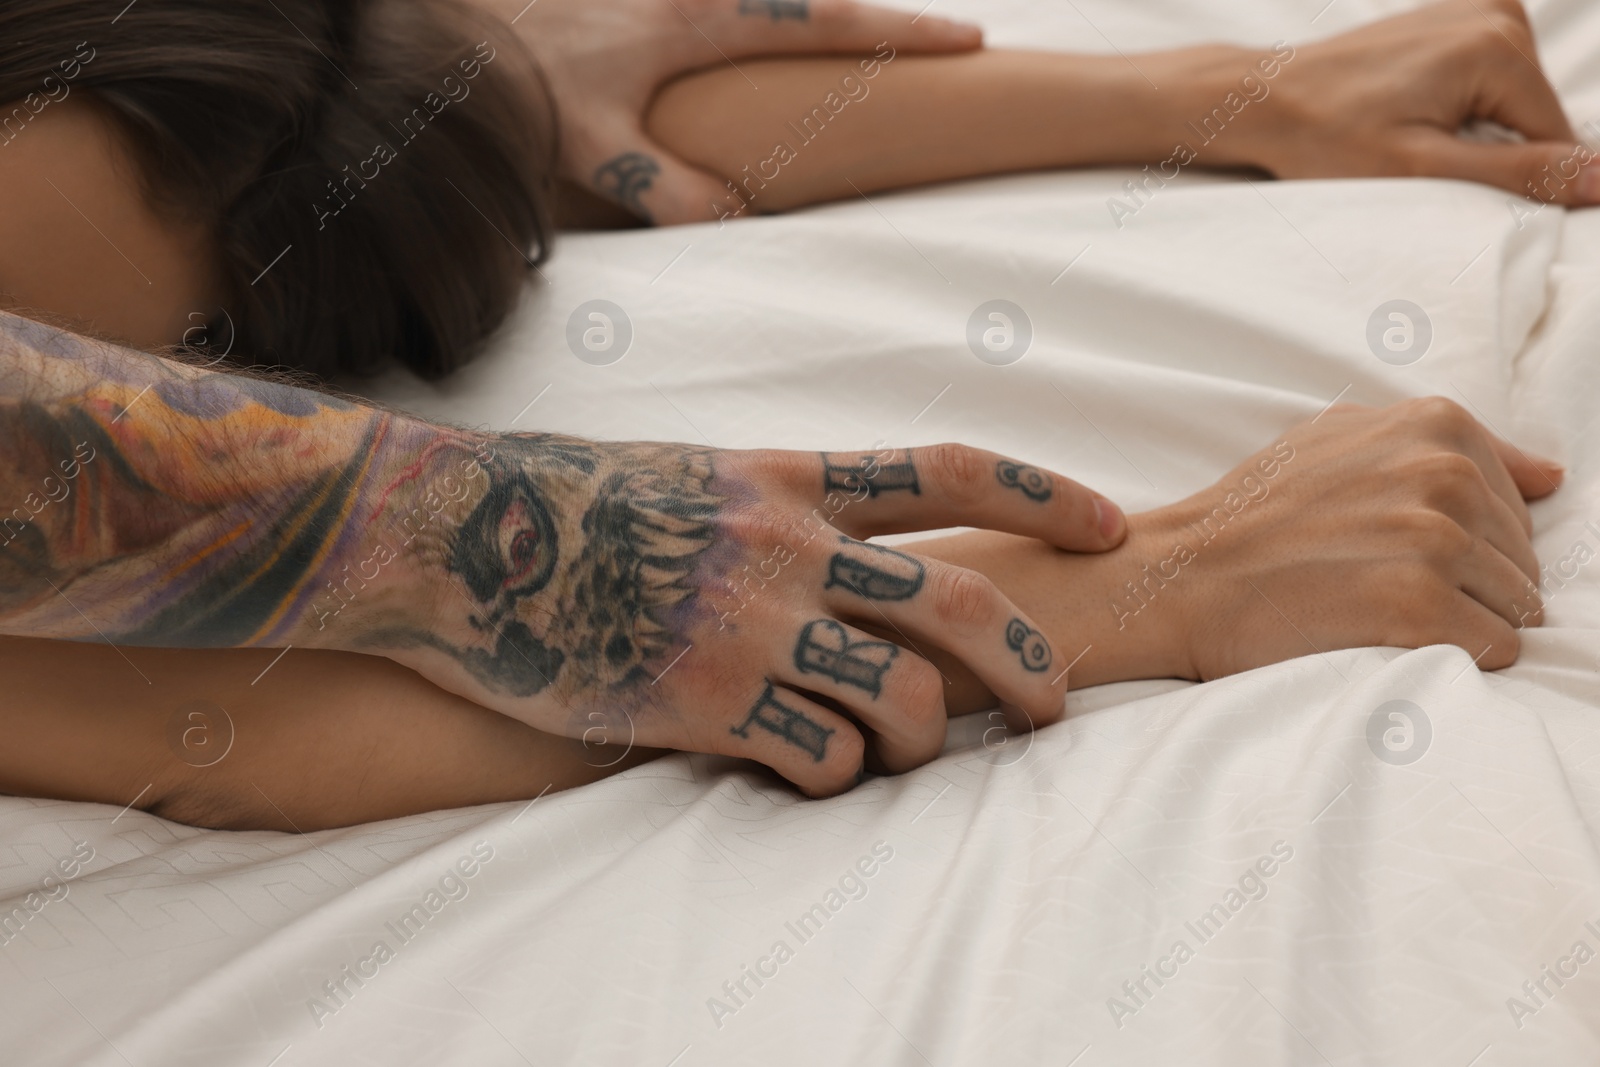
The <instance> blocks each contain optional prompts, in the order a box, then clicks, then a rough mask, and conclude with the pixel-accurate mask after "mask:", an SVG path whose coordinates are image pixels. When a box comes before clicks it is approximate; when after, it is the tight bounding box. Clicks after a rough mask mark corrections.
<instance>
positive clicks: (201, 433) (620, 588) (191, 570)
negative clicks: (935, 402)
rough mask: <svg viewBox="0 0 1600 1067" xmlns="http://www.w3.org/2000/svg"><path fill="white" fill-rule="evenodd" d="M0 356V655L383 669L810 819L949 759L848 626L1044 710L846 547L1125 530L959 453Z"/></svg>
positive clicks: (987, 597) (947, 574)
mask: <svg viewBox="0 0 1600 1067" xmlns="http://www.w3.org/2000/svg"><path fill="white" fill-rule="evenodd" d="M0 348H3V350H4V352H3V354H4V357H5V358H4V360H3V362H0V442H3V444H4V447H5V450H6V454H7V455H8V456H10V457H12V459H11V463H10V464H9V465H8V466H7V467H6V468H5V469H4V470H0V500H5V501H13V502H15V503H14V504H13V506H12V507H11V508H10V509H8V510H7V511H6V512H5V513H3V514H0V633H6V634H11V635H15V636H28V637H51V638H67V639H76V640H100V641H104V642H106V643H109V644H112V645H115V646H118V647H164V648H232V647H262V648H288V647H294V648H299V649H308V648H309V649H315V648H322V649H331V650H339V651H351V652H363V653H368V654H373V655H382V656H386V657H388V658H390V659H392V660H394V661H395V662H397V663H400V664H403V665H405V666H407V667H410V668H412V669H413V670H415V671H417V672H418V673H419V674H421V675H422V676H423V677H425V678H427V679H429V680H430V681H431V682H433V683H434V684H435V685H437V686H439V687H440V688H442V689H445V690H447V691H449V692H452V693H455V694H457V695H459V696H463V697H466V698H468V699H470V700H473V701H475V702H476V703H478V704H480V705H482V706H484V707H487V708H490V709H493V710H495V711H499V712H501V713H503V714H505V715H508V716H510V717H512V718H515V719H518V720H519V721H522V722H525V723H527V724H529V725H531V726H535V727H538V728H540V729H543V730H546V731H549V732H551V733H557V734H561V735H564V736H568V737H580V738H582V737H593V736H595V735H596V734H598V735H599V736H602V737H605V738H607V739H609V740H611V741H612V742H614V743H621V742H624V741H625V742H627V743H628V744H641V745H648V746H655V747H667V748H678V749H687V750H691V751H699V752H712V753H719V754H724V755H733V756H741V757H745V758H751V759H755V760H758V761H760V762H763V763H765V764H767V765H768V766H770V767H772V768H773V769H775V770H777V771H778V772H779V773H780V774H782V775H784V776H785V777H786V778H788V779H789V780H791V781H793V782H794V783H795V784H796V785H797V786H799V787H800V788H801V789H802V790H804V791H805V792H807V793H810V794H813V795H823V794H829V793H835V792H839V791H840V790H842V789H845V788H847V787H849V786H850V785H851V784H853V783H854V782H855V781H856V780H857V779H858V778H859V775H860V774H861V772H862V770H863V767H864V766H866V763H867V760H868V758H869V756H870V758H871V761H872V765H873V766H875V767H881V768H883V769H885V770H889V771H898V770H904V769H907V768H909V767H914V766H917V765H919V764H921V763H924V762H926V761H927V760H929V759H931V758H932V757H933V756H934V755H935V754H937V752H938V750H939V748H940V746H941V744H942V743H943V739H944V727H945V714H944V712H945V709H944V704H943V700H942V693H941V691H940V685H939V678H938V672H937V671H936V670H935V669H934V668H933V667H932V666H931V664H929V663H928V662H927V661H926V660H925V659H924V658H923V657H922V656H921V655H919V654H917V653H916V652H914V651H908V650H901V649H898V648H894V647H893V646H890V645H886V644H885V643H884V642H883V641H881V640H879V639H875V638H873V637H872V636H870V635H869V634H868V633H867V632H866V631H864V630H863V629H861V624H862V623H863V622H865V623H869V624H872V625H883V626H886V627H887V628H889V629H891V630H893V631H894V632H895V633H897V634H900V635H902V638H903V640H905V641H906V642H907V643H909V644H912V645H913V647H915V643H916V642H925V643H927V644H928V645H931V646H934V647H938V648H942V649H943V650H945V651H946V652H948V653H949V654H951V655H952V656H954V657H955V658H957V659H959V660H961V661H962V662H964V663H966V664H967V665H968V666H969V667H970V668H971V669H972V671H973V672H974V673H975V674H976V675H977V676H979V677H980V678H982V679H983V681H984V684H985V685H986V686H988V688H989V689H990V690H991V691H992V692H994V693H995V694H996V695H997V696H998V697H999V698H1000V700H1001V702H1002V706H1004V707H1006V708H1007V709H1008V711H1009V713H1010V716H1011V720H1012V722H1013V724H1014V725H1016V726H1019V727H1021V726H1024V725H1026V724H1027V723H1029V722H1033V723H1040V722H1050V721H1054V720H1056V719H1058V718H1060V716H1061V714H1062V710H1063V701H1064V697H1065V693H1066V682H1065V678H1064V676H1061V675H1059V674H1056V673H1055V672H1052V671H1050V670H1048V669H1047V668H1049V667H1050V665H1051V664H1052V662H1053V661H1054V653H1053V651H1052V650H1051V648H1050V647H1049V644H1048V641H1047V640H1046V639H1045V638H1043V637H1042V636H1040V635H1039V634H1038V633H1037V631H1038V630H1039V627H1038V626H1037V625H1036V624H1035V623H1034V622H1033V621H1032V620H1031V619H1029V618H1028V617H1027V615H1026V614H1025V613H1024V612H1022V611H1020V610H1019V609H1018V608H1017V607H1016V606H1015V605H1014V604H1012V603H1011V602H1010V600H1009V599H1008V598H1007V597H1006V596H1005V595H1004V594H1003V593H1001V592H1000V591H999V590H998V589H997V588H996V587H995V586H994V584H993V583H992V582H989V581H988V580H987V579H986V578H984V577H983V576H982V575H981V574H978V573H976V572H973V571H969V570H966V569H963V568H958V567H953V566H949V565H946V564H943V563H940V562H930V561H919V560H916V559H913V558H911V557H909V556H906V555H904V554H903V553H899V552H896V551H893V550H890V549H885V548H882V547H878V546H873V545H868V544H865V543H863V542H864V540H865V539H866V538H870V537H874V536H878V535H882V534H889V533H901V532H906V531H912V530H925V529H941V528H948V527H952V526H977V527H982V528H988V529H995V530H1003V531H1007V532H1010V533H1015V534H1018V535H1021V536H1025V537H1037V538H1043V539H1048V541H1049V543H1051V544H1054V545H1056V546H1058V547H1061V548H1069V549H1074V550H1083V551H1101V550H1104V549H1106V548H1109V547H1111V546H1112V545H1114V544H1116V543H1117V542H1118V541H1120V540H1121V538H1122V536H1123V535H1124V533H1125V523H1124V520H1123V517H1122V515H1121V513H1120V512H1119V511H1118V510H1117V509H1116V508H1115V507H1114V506H1112V505H1110V504H1109V502H1106V501H1104V500H1103V499H1102V498H1100V497H1098V496H1096V495H1095V494H1093V493H1092V492H1090V491H1089V490H1087V489H1085V488H1083V487H1082V486H1079V485H1077V484H1075V483H1073V482H1071V481H1069V480H1067V479H1064V478H1061V477H1059V476H1057V475H1053V474H1051V473H1050V472H1047V471H1039V470H1036V469H1034V468H1030V467H1025V466H1024V465H1022V464H1019V463H1017V462H1016V461H1014V460H1011V459H1008V458H1007V457H1002V456H996V455H994V454H992V453H987V452H983V451H981V450H977V449H970V448H966V447H964V446H958V445H943V446H933V447H929V448H922V449H915V450H911V451H897V450H894V449H885V450H881V451H878V452H872V453H846V454H832V453H830V454H824V455H819V454H817V453H792V452H768V451H755V452H728V451H714V450H711V449H704V448H695V447H690V446H684V445H676V444H654V443H599V442H589V441H583V440H579V439H576V438H567V437H557V436H552V435H542V434H489V433H480V432H472V431H464V430H457V429H453V428H449V427H440V426H434V425H431V424H428V423H426V422H423V421H421V420H418V419H413V418H408V417H406V416H403V415H399V414H396V413H393V412H389V411H384V410H380V409H375V408H371V407H367V406H364V405H362V404H359V403H356V402H351V401H345V400H342V399H337V398H334V397H331V396H327V395H325V394H321V393H316V392H311V391H308V390H305V389H300V388H296V387H294V386H289V385H284V384H279V383H276V382H270V381H264V380H261V379H259V378H251V377H242V376H235V375H229V374H223V373H218V372H214V371H209V370H206V369H202V368H196V367H192V366H188V365H185V364H180V363H175V362H172V361H169V360H164V359H160V358H157V357H154V356H149V355H144V354H140V353H133V352H129V351H127V350H121V349H114V348H111V347H109V346H105V345H100V344H96V343H94V342H90V341H86V340H84V339H83V338H80V337H76V336H74V335H71V334H66V333H63V332H61V331H58V330H54V329H52V328H49V327H46V326H42V325H40V324H37V323H30V322H28V321H26V320H22V319H17V318H11V317H4V318H0ZM1024 475H1025V479H1026V481H1025V484H1026V486H1027V487H1028V489H1029V491H1028V492H1023V491H1022V489H1021V485H1022V484H1023V483H1021V482H1019V480H1018V479H1019V478H1020V477H1023V476H1024ZM780 578H781V579H782V581H779V579H780ZM1019 635H1020V636H1019Z"/></svg>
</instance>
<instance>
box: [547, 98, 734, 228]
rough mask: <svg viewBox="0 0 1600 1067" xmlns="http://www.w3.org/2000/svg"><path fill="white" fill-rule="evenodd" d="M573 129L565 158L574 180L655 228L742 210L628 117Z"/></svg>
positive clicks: (721, 184)
mask: <svg viewBox="0 0 1600 1067" xmlns="http://www.w3.org/2000/svg"><path fill="white" fill-rule="evenodd" d="M620 118H621V120H622V121H616V122H611V123H604V124H597V128H596V129H593V130H588V129H584V130H578V131H576V133H575V135H574V136H573V137H572V138H571V139H570V140H571V142H572V143H569V144H568V145H567V146H566V147H565V149H564V154H565V156H566V158H567V159H568V160H569V161H570V167H571V169H572V171H573V172H574V175H573V176H574V178H575V179H576V180H578V181H579V182H581V183H583V184H584V185H585V186H586V187H587V188H588V189H589V190H590V191H592V192H593V193H594V194H595V195H597V196H600V197H602V198H604V199H606V200H609V201H611V202H612V203H614V204H616V205H618V206H619V207H622V208H625V209H626V210H627V211H629V212H630V213H632V214H633V215H635V216H637V217H638V218H640V219H642V220H644V221H645V222H651V223H654V224H656V225H658V226H673V225H678V224H682V223H691V222H709V221H715V220H717V219H723V218H732V217H736V216H738V215H740V214H742V213H744V212H745V205H744V202H743V201H742V200H740V199H739V198H738V197H737V196H735V195H734V193H733V191H732V190H731V189H730V188H729V187H728V183H727V182H726V181H725V180H724V179H722V178H718V177H717V176H716V175H714V174H711V173H710V172H709V171H704V170H701V169H700V168H699V167H695V166H692V165H690V164H688V163H685V162H684V161H683V160H681V159H679V158H678V157H677V156H675V155H673V154H672V153H671V152H668V151H667V150H666V149H664V148H662V147H661V146H660V145H658V144H656V143H655V142H654V141H653V140H651V138H650V136H649V135H648V134H646V133H645V132H644V130H642V129H640V128H639V125H638V123H637V121H635V120H634V118H633V117H632V116H620Z"/></svg>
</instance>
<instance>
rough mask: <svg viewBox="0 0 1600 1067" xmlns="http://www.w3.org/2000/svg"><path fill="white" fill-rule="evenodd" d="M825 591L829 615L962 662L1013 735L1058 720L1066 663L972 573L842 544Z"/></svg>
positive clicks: (878, 549) (1012, 607)
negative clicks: (926, 646)
mask: <svg viewBox="0 0 1600 1067" xmlns="http://www.w3.org/2000/svg"><path fill="white" fill-rule="evenodd" d="M825 592H826V594H827V604H828V606H829V607H830V608H831V609H832V610H833V612H834V613H835V614H838V615H841V616H845V617H849V618H853V619H859V620H862V621H864V622H865V623H867V624H868V625H872V626H874V627H885V628H887V629H888V630H889V631H892V632H893V633H895V634H896V635H898V636H899V637H900V638H901V639H903V641H904V643H905V644H906V646H907V647H908V648H909V649H911V650H912V651H916V649H917V647H918V642H926V643H927V644H929V645H932V646H935V647H937V648H941V649H943V650H944V651H946V652H948V653H950V654H951V655H953V656H955V657H956V658H957V659H959V660H961V662H963V663H965V664H966V665H967V667H968V668H970V669H971V671H972V673H974V674H976V675H977V676H978V677H979V678H980V679H982V681H983V682H984V684H985V685H987V686H988V687H989V690H990V692H992V693H994V694H995V696H996V697H998V698H999V700H1000V704H1001V708H1002V710H1004V711H1005V712H1006V720H1007V722H1008V723H1009V724H1010V725H1011V726H1012V728H1013V729H1019V730H1023V729H1028V728H1030V727H1032V726H1042V725H1045V724H1047V723H1051V722H1055V721H1056V720H1057V719H1059V718H1061V716H1062V714H1063V710H1064V706H1063V700H1064V698H1065V696H1066V684H1065V680H1066V667H1067V663H1066V662H1064V661H1061V659H1060V657H1059V656H1057V655H1056V652H1055V650H1054V649H1053V648H1052V647H1051V645H1050V642H1049V640H1048V639H1046V638H1045V636H1044V634H1043V633H1042V632H1041V631H1040V629H1039V627H1038V626H1036V625H1034V623H1033V622H1032V620H1030V619H1029V618H1028V617H1027V616H1026V615H1024V614H1023V613H1022V612H1021V610H1019V609H1018V608H1017V606H1016V605H1015V604H1013V603H1012V602H1011V600H1010V599H1009V598H1007V597H1006V596H1005V594H1003V593H1002V592H1000V590H999V589H998V588H997V587H996V586H995V584H994V583H993V582H991V581H990V580H989V579H988V578H986V577H984V576H983V575H981V574H979V573H977V572H976V571H969V570H964V569H962V568H960V567H952V566H950V565H949V564H945V563H938V562H935V561H933V560H921V559H918V558H917V557H915V556H910V555H907V554H905V553H904V552H897V551H895V550H894V549H890V548H884V547H882V546H880V545H871V544H864V543H862V542H860V541H853V540H851V539H850V538H848V537H841V538H839V541H838V544H837V546H836V547H835V548H834V551H833V554H832V556H831V558H830V559H829V561H828V578H827V583H826V587H825Z"/></svg>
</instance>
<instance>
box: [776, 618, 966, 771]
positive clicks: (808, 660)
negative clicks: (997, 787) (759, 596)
mask: <svg viewBox="0 0 1600 1067" xmlns="http://www.w3.org/2000/svg"><path fill="white" fill-rule="evenodd" d="M783 651H784V653H786V654H787V655H786V660H787V661H786V662H784V663H783V666H781V667H780V668H779V669H778V670H776V671H774V672H773V676H774V678H775V679H776V680H777V681H779V682H780V683H783V684H786V685H789V686H792V687H793V688H795V689H802V690H807V691H809V692H813V693H817V694H820V695H822V696H825V697H827V698H829V699H830V700H834V701H837V702H838V703H839V704H841V705H843V706H844V708H845V709H846V710H847V711H849V712H850V714H852V715H854V716H855V717H856V719H857V720H859V721H860V723H861V724H862V726H863V727H865V728H866V729H867V730H869V731H870V732H871V735H872V740H871V747H872V751H873V755H874V756H875V757H876V759H874V760H873V761H872V762H873V769H874V770H877V769H880V768H881V769H882V770H884V771H886V772H888V773H890V774H898V773H900V772H901V771H907V770H910V769H911V768H913V767H920V766H922V765H923V764H924V763H927V762H928V761H929V760H931V759H933V758H934V757H935V756H937V755H938V754H939V751H940V749H942V748H943V747H944V736H945V726H946V722H947V720H946V718H945V707H944V680H943V678H941V677H940V675H939V671H938V669H937V668H936V667H934V666H933V664H931V663H929V662H928V661H927V660H925V659H923V658H922V657H921V656H918V655H916V654H915V653H914V652H911V651H909V650H907V649H903V648H901V647H900V646H899V645H898V644H896V643H894V642H892V641H883V640H880V639H878V638H876V637H873V636H871V635H870V634H867V633H863V632H862V631H860V630H857V629H855V628H854V627H851V626H846V625H845V624H844V623H841V622H838V621H836V620H834V619H829V618H819V619H814V620H812V621H810V622H808V623H806V624H805V625H804V626H802V627H801V629H800V632H799V634H798V635H797V636H796V638H795V641H794V645H793V648H792V650H789V649H785V650H783Z"/></svg>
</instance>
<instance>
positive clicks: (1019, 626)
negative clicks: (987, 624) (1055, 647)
mask: <svg viewBox="0 0 1600 1067" xmlns="http://www.w3.org/2000/svg"><path fill="white" fill-rule="evenodd" d="M1006 647H1007V648H1009V649H1011V651H1013V652H1015V653H1017V655H1018V656H1019V657H1020V658H1021V660H1022V665H1023V667H1025V668H1026V669H1028V670H1030V671H1045V670H1049V669H1050V660H1051V653H1050V642H1049V641H1047V640H1045V637H1044V634H1042V633H1040V632H1039V631H1038V630H1035V629H1034V628H1033V627H1031V626H1029V625H1028V624H1027V623H1025V622H1023V621H1022V620H1021V619H1012V620H1011V621H1010V622H1008V623H1006Z"/></svg>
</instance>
